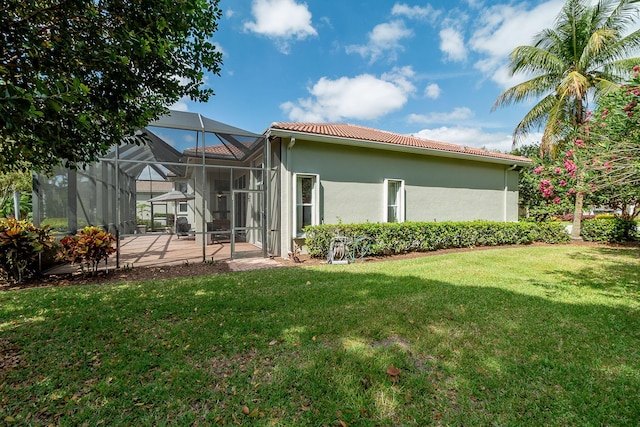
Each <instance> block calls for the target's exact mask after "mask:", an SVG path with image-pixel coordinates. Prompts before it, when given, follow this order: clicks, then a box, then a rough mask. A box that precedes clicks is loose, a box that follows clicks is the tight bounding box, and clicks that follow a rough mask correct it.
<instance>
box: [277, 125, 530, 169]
mask: <svg viewBox="0 0 640 427" xmlns="http://www.w3.org/2000/svg"><path fill="white" fill-rule="evenodd" d="M271 128H272V129H280V130H285V131H292V132H301V133H308V134H315V135H322V136H331V137H336V138H348V139H355V140H360V141H373V142H382V143H387V144H394V145H403V146H407V147H416V148H424V149H429V150H436V151H443V152H450V153H460V154H468V155H473V156H481V157H489V158H495V159H502V160H514V161H518V162H531V160H529V159H527V158H526V157H520V156H514V155H511V154H503V153H496V152H493V151H486V150H482V149H480V148H474V147H465V146H461V145H456V144H449V143H446V142H439V141H433V140H430V139H425V138H419V137H417V136H411V135H401V134H397V133H393V132H387V131H383V130H378V129H373V128H368V127H364V126H358V125H350V124H344V123H337V124H332V123H292V122H275V123H272V124H271Z"/></svg>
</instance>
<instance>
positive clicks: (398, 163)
mask: <svg viewBox="0 0 640 427" xmlns="http://www.w3.org/2000/svg"><path fill="white" fill-rule="evenodd" d="M287 145H288V143H287V141H286V140H285V141H283V144H282V151H281V154H282V156H281V160H282V161H281V167H282V170H283V173H282V174H281V180H280V183H281V185H282V188H283V191H281V192H280V194H281V197H280V200H281V203H282V204H281V206H282V207H283V209H282V211H281V216H282V221H281V224H282V226H283V228H282V233H281V235H282V236H283V242H282V244H283V246H282V247H283V249H284V248H286V246H287V245H288V244H290V243H289V242H291V239H292V238H293V237H295V236H293V233H292V227H291V224H292V222H293V218H292V216H293V214H294V206H295V193H294V190H295V183H294V182H293V174H294V173H298V174H315V175H318V176H319V178H320V189H319V196H320V203H319V216H320V218H319V219H320V222H321V223H329V224H332V223H337V222H339V221H342V222H343V223H354V222H366V221H369V222H382V221H384V217H385V210H386V206H385V202H384V200H385V199H384V197H385V191H386V187H385V185H384V180H385V179H396V180H403V181H404V186H405V187H404V188H405V193H404V194H405V221H471V220H477V219H483V220H491V221H517V219H518V172H517V171H515V170H509V167H510V165H506V164H493V163H486V162H479V161H469V160H459V159H450V158H446V157H435V156H426V155H419V154H413V153H402V152H394V151H387V150H380V149H369V148H361V147H350V146H343V145H338V144H329V143H319V142H310V141H305V140H300V139H298V140H296V141H295V144H294V145H293V147H292V148H290V149H287ZM284 189H286V191H285V190H284ZM287 250H290V247H289V248H288V249H287ZM284 254H285V255H286V251H285V252H284Z"/></svg>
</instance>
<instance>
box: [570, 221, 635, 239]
mask: <svg viewBox="0 0 640 427" xmlns="http://www.w3.org/2000/svg"><path fill="white" fill-rule="evenodd" d="M580 232H581V235H582V238H583V239H584V240H587V241H590V242H606V243H621V242H629V241H632V240H635V239H636V237H637V236H638V223H637V222H636V221H634V220H632V219H623V218H618V217H603V218H594V219H589V220H585V221H583V222H582V227H581V230H580Z"/></svg>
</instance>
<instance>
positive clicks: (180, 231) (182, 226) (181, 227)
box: [176, 216, 191, 239]
mask: <svg viewBox="0 0 640 427" xmlns="http://www.w3.org/2000/svg"><path fill="white" fill-rule="evenodd" d="M190 231H191V224H189V221H188V220H187V218H185V217H183V216H181V217H178V218H177V219H176V235H177V236H178V239H179V238H180V236H188V235H189V232H190Z"/></svg>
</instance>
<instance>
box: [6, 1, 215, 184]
mask: <svg viewBox="0 0 640 427" xmlns="http://www.w3.org/2000/svg"><path fill="white" fill-rule="evenodd" d="M218 1H219V0H92V1H86V0H57V1H56V0H4V1H2V3H0V52H1V53H0V121H1V122H2V131H1V133H0V171H11V170H19V169H21V168H22V167H23V166H24V165H25V164H27V165H29V166H30V168H32V169H35V170H47V169H48V168H50V167H51V166H52V165H55V164H61V163H62V164H65V165H67V166H71V167H73V166H76V165H78V164H80V163H83V162H91V161H94V160H95V159H96V158H97V157H98V156H100V155H102V154H104V153H106V152H107V151H108V150H109V148H110V147H111V146H113V145H114V144H117V143H119V142H120V141H121V140H122V138H123V137H126V136H131V135H134V134H135V132H136V131H137V130H139V129H141V128H143V127H144V126H146V125H147V124H148V123H149V122H150V121H152V120H154V119H156V118H158V117H159V116H160V115H162V114H164V113H165V112H166V111H167V106H169V105H171V104H173V103H175V102H176V101H177V100H179V99H180V98H182V97H189V98H191V99H192V100H197V101H206V100H207V99H208V98H209V96H210V95H212V93H213V91H212V90H211V89H209V88H204V87H203V84H202V82H203V78H204V74H205V72H207V71H209V72H212V73H214V74H219V72H220V65H221V63H222V56H221V53H220V52H219V51H218V50H216V47H215V45H214V44H213V43H212V42H211V37H212V35H213V33H214V32H215V31H216V29H217V21H218V20H219V19H220V17H221V11H220V9H219V8H218Z"/></svg>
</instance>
